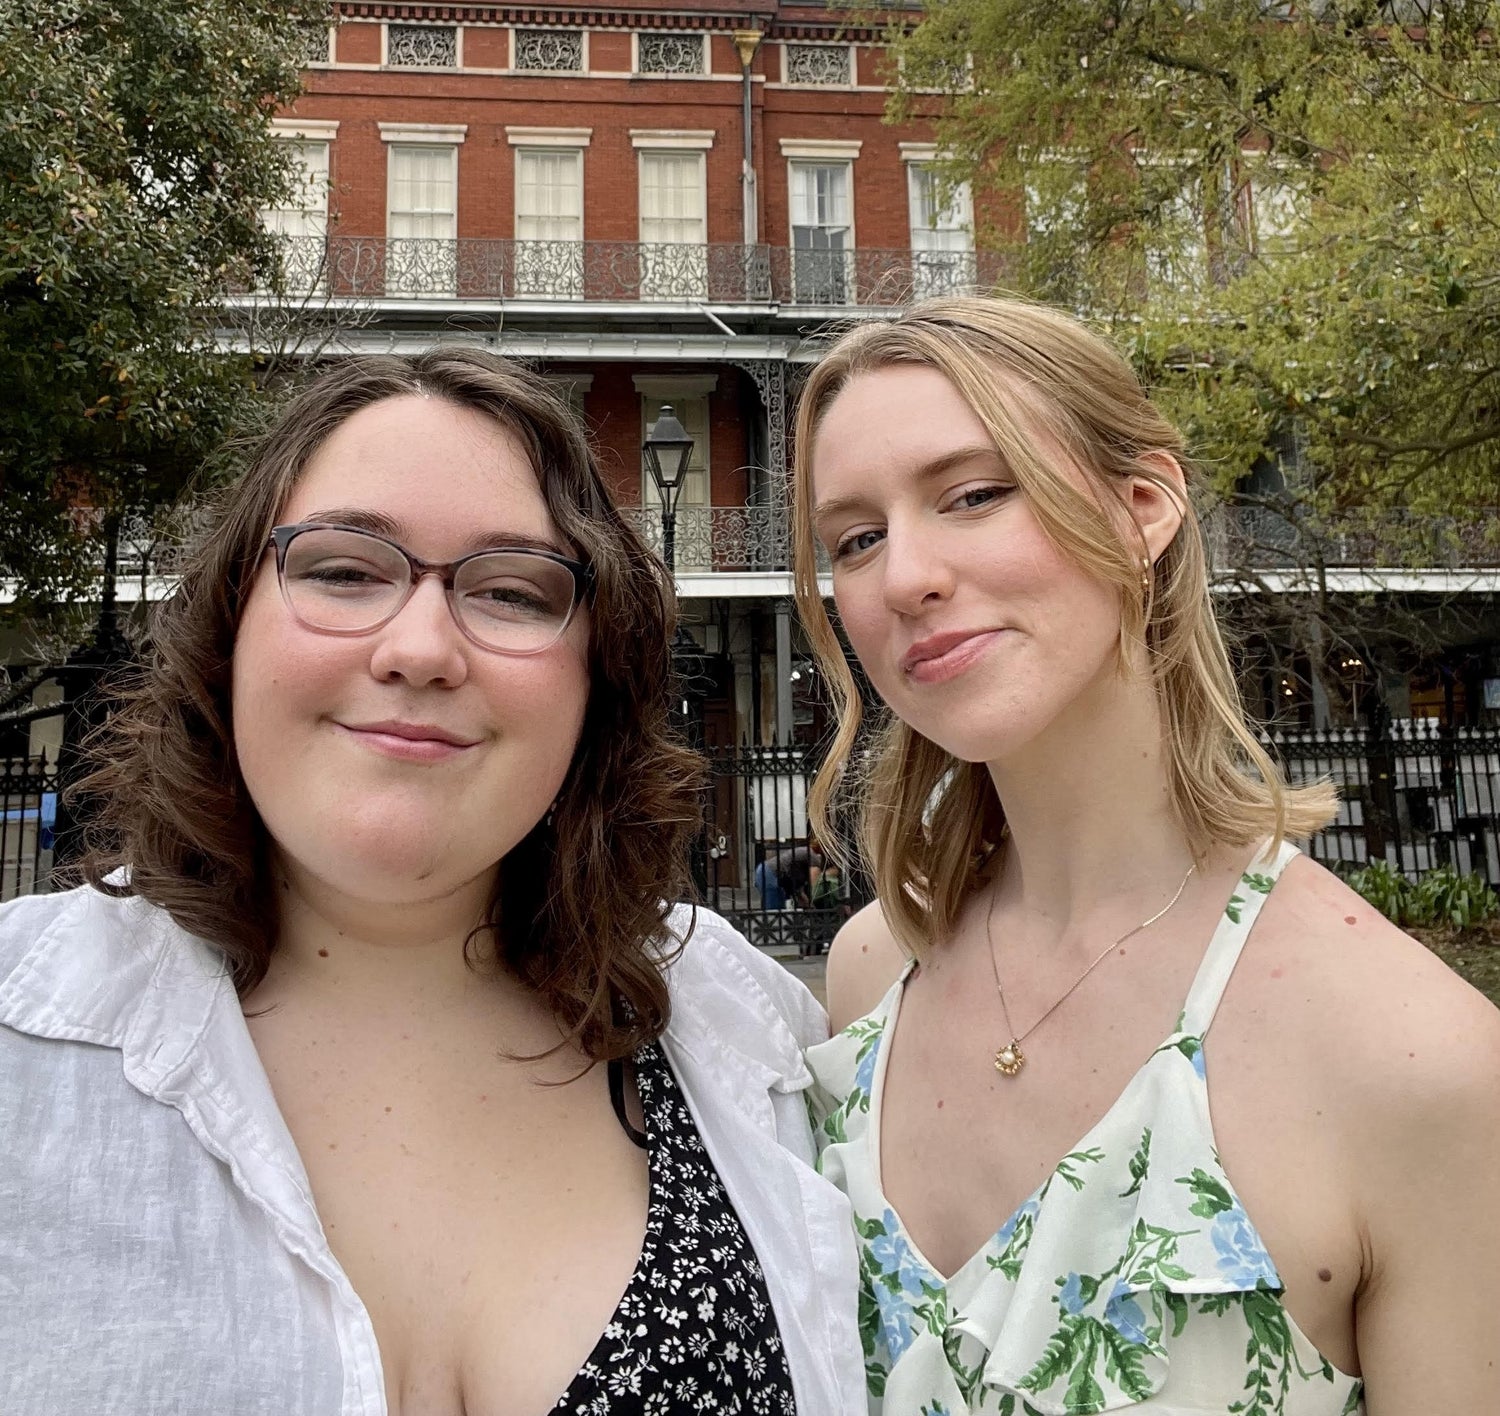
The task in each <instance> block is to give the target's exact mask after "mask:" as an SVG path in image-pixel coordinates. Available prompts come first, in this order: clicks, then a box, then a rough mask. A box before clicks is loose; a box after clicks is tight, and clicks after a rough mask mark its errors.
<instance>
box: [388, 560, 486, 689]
mask: <svg viewBox="0 0 1500 1416" xmlns="http://www.w3.org/2000/svg"><path fill="white" fill-rule="evenodd" d="M468 669H469V659H468V640H467V639H466V638H465V637H464V633H463V631H462V630H461V629H460V628H459V627H458V624H457V622H456V621H455V620H454V618H453V613H452V610H451V609H450V608H449V603H448V592H447V590H446V589H445V588H444V585H443V581H442V577H441V576H439V575H436V574H432V573H428V574H425V575H423V576H421V577H420V578H419V579H418V580H417V583H416V585H415V586H414V587H413V589H412V592H411V598H410V599H409V600H407V602H406V603H405V604H404V605H402V607H401V609H400V610H399V611H398V612H397V614H396V616H395V618H393V619H392V620H391V621H390V623H389V624H387V625H385V626H383V627H382V628H381V629H380V630H378V631H377V632H376V643H375V646H374V648H373V650H372V651H371V655H370V671H371V673H373V674H374V675H375V677H376V678H379V679H393V678H399V679H405V680H406V681H407V682H408V683H410V684H413V685H415V686H418V687H426V686H428V685H432V684H436V685H438V686H439V687H449V688H452V687H456V686H457V685H458V684H460V683H462V682H463V681H464V679H465V678H467V677H468Z"/></svg>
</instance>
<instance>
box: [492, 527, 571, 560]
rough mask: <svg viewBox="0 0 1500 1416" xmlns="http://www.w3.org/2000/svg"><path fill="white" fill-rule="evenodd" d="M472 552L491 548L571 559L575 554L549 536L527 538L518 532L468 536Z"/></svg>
mask: <svg viewBox="0 0 1500 1416" xmlns="http://www.w3.org/2000/svg"><path fill="white" fill-rule="evenodd" d="M467 544H468V547H469V549H470V550H472V551H488V550H490V549H492V548H493V547H497V546H500V547H504V548H505V549H506V550H508V551H551V552H552V554H553V555H557V556H567V557H568V558H569V559H572V558H573V557H574V556H575V555H576V552H574V551H570V550H568V549H567V548H566V547H564V546H562V545H559V544H558V542H557V541H555V540H553V539H552V538H551V537H550V536H528V535H525V534H523V533H522V532H520V531H483V532H481V533H480V534H479V535H477V536H470V537H469V540H468V542H467Z"/></svg>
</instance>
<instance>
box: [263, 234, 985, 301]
mask: <svg viewBox="0 0 1500 1416" xmlns="http://www.w3.org/2000/svg"><path fill="white" fill-rule="evenodd" d="M280 239H281V244H282V250H283V252H284V257H283V261H282V266H281V271H280V277H281V282H282V288H284V289H285V290H287V291H288V292H306V291H309V290H317V291H321V292H325V293H327V294H329V295H332V296H335V297H345V298H350V299H380V298H392V299H435V300H521V301H524V300H540V301H554V300H563V301H568V302H570V303H571V302H576V301H580V300H587V301H596V302H601V303H617V302H622V301H648V302H649V301H659V302H672V303H676V304H682V303H696V302H703V303H707V304H715V305H747V304H748V305H756V304H782V305H813V306H821V307H836V308H848V307H851V306H853V307H858V306H873V307H882V308H885V307H890V306H893V305H904V304H907V303H909V302H910V301H912V300H914V299H918V298H920V297H922V296H924V295H941V294H951V293H956V292H959V291H964V290H975V289H985V288H990V287H993V286H994V285H996V284H997V283H998V282H999V281H1000V279H1001V277H1002V275H1003V263H1002V258H1001V257H1000V256H998V255H996V254H994V253H992V252H985V251H979V252H975V251H905V250H854V251H800V250H798V251H793V250H788V249H786V248H785V247H779V246H763V245H755V246H745V245H733V244H727V243H709V244H706V245H705V244H697V243H686V242H684V243H671V244H669V243H660V242H658V243H651V242H641V241H514V240H499V239H491V238H488V237H473V238H470V237H463V238H460V239H458V240H439V239H436V238H427V237H420V238H419V237H389V238H387V237H376V236H327V237H323V236H285V237H282V238H280Z"/></svg>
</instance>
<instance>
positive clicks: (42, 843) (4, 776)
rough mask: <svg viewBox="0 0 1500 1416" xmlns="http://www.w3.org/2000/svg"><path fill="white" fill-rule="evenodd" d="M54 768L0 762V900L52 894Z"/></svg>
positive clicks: (34, 760)
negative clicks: (48, 891) (40, 893)
mask: <svg viewBox="0 0 1500 1416" xmlns="http://www.w3.org/2000/svg"><path fill="white" fill-rule="evenodd" d="M57 777H58V773H57V763H56V761H55V760H53V761H49V760H48V758H47V755H46V753H42V754H41V755H40V756H38V757H0V900H11V899H14V898H15V897H16V896H17V895H31V894H35V893H37V892H38V891H42V890H47V889H49V888H51V882H52V867H53V857H54V847H55V844H56V842H55V832H56V827H57Z"/></svg>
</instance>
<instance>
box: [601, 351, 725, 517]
mask: <svg viewBox="0 0 1500 1416" xmlns="http://www.w3.org/2000/svg"><path fill="white" fill-rule="evenodd" d="M589 372H590V373H592V374H593V386H592V387H591V388H590V389H589V391H588V392H587V393H586V394H585V395H584V409H583V411H584V418H585V420H586V421H587V423H588V426H589V432H590V434H591V435H592V438H593V441H594V445H595V447H596V448H597V450H598V453H599V461H600V465H601V467H602V470H603V473H604V478H605V480H606V481H607V482H608V483H609V486H610V490H611V491H612V492H613V493H614V495H615V499H616V500H617V501H619V502H620V504H621V505H622V506H634V505H638V504H639V503H640V500H641V439H642V438H643V437H644V435H645V429H644V428H643V427H642V426H641V395H640V394H639V393H637V392H636V388H635V382H634V377H635V375H636V374H638V373H649V374H650V375H651V376H652V377H653V378H660V377H665V376H670V375H671V374H672V373H673V372H682V373H687V374H692V375H699V374H703V373H711V374H713V375H715V376H716V377H717V378H718V386H717V387H716V388H715V389H714V391H713V392H712V393H711V394H709V396H708V420H709V436H710V444H709V456H708V471H709V486H710V492H709V498H710V504H711V505H713V506H742V505H743V504H744V501H745V496H746V493H747V491H748V485H747V478H746V474H745V464H746V463H747V462H748V461H749V454H748V451H747V447H746V440H745V429H744V426H743V420H742V417H741V403H742V398H743V396H744V393H743V391H742V375H740V373H739V372H738V371H737V370H735V369H731V368H726V367H725V366H724V365H722V364H715V365H713V366H712V367H704V366H691V365H683V366H682V367H681V368H680V369H674V366H671V365H661V366H657V365H654V364H653V365H650V366H646V365H627V364H598V365H594V366H593V367H592V368H591V369H590V370H589Z"/></svg>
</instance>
